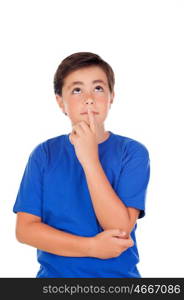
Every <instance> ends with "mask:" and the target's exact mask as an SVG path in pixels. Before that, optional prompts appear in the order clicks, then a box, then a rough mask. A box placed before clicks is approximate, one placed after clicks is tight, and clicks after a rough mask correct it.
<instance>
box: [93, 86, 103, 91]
mask: <svg viewBox="0 0 184 300" xmlns="http://www.w3.org/2000/svg"><path fill="white" fill-rule="evenodd" d="M95 89H98V90H99V89H101V90H103V87H101V86H100V85H97V86H96V87H95Z"/></svg>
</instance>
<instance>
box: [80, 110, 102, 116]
mask: <svg viewBox="0 0 184 300" xmlns="http://www.w3.org/2000/svg"><path fill="white" fill-rule="evenodd" d="M92 113H94V114H95V115H98V114H99V113H98V112H96V111H92ZM87 114H88V113H87V112H83V113H81V115H87Z"/></svg>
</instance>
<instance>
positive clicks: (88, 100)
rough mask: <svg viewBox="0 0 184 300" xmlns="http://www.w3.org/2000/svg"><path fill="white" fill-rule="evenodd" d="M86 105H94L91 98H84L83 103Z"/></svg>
mask: <svg viewBox="0 0 184 300" xmlns="http://www.w3.org/2000/svg"><path fill="white" fill-rule="evenodd" d="M84 102H85V103H86V104H88V105H90V104H93V103H94V99H93V98H92V97H91V96H87V97H85V101H84Z"/></svg>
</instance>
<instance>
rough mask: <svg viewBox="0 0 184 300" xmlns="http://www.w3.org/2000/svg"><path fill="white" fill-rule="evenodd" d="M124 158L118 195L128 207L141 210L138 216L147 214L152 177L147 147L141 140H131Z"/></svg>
mask: <svg viewBox="0 0 184 300" xmlns="http://www.w3.org/2000/svg"><path fill="white" fill-rule="evenodd" d="M126 151H127V153H126V156H125V157H124V159H123V160H122V168H121V171H120V175H119V180H118V184H117V190H116V192H117V195H118V196H119V197H120V199H121V200H122V201H123V203H124V204H125V205H126V206H127V207H134V208H137V209H139V210H140V214H139V217H138V218H142V217H144V216H145V202H146V194H147V187H148V183H149V179H150V158H149V152H148V150H147V148H146V147H145V146H144V145H143V144H141V143H139V142H136V141H135V142H130V145H129V146H128V147H127V149H126Z"/></svg>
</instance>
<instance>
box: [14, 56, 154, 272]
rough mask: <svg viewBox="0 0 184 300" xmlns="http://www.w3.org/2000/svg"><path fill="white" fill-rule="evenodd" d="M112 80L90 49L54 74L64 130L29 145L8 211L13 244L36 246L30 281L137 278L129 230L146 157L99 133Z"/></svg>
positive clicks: (141, 200)
mask: <svg viewBox="0 0 184 300" xmlns="http://www.w3.org/2000/svg"><path fill="white" fill-rule="evenodd" d="M114 83H115V80H114V73H113V70H112V68H111V67H110V65H109V64H108V63H106V62H105V61H104V60H103V59H102V58H101V57H100V56H98V55H96V54H94V53H90V52H79V53H74V54H72V55H70V56H68V57H66V58H65V59H64V60H63V61H62V62H61V64H60V65H59V66H58V69H57V71H56V73H55V76H54V90H55V95H56V100H57V103H58V105H59V107H60V108H61V109H62V111H63V113H65V115H67V116H68V118H69V119H70V121H71V124H72V132H71V133H69V134H63V135H60V136H57V137H54V138H50V139H48V140H46V141H44V142H42V143H40V144H39V145H38V146H36V147H35V148H34V150H33V151H32V153H31V154H30V157H29V160H28V162H27V165H26V168H25V171H24V174H23V178H22V181H21V184H20V187H19V191H18V195H17V199H16V202H15V205H14V208H13V211H14V212H15V213H17V224H16V237H17V239H18V241H20V242H22V243H25V244H28V245H31V246H33V247H35V248H37V258H38V262H39V263H40V269H39V271H38V273H37V276H36V277H37V278H41V277H58V278H65V277H73V278H79V277H83V278H86V277H103V278H105V277H111V278H113V277H120V278H123V277H141V275H140V273H139V271H138V269H137V266H136V264H137V263H138V262H139V254H138V250H137V244H136V237H135V230H136V227H137V223H136V221H137V219H138V218H142V217H143V216H144V215H145V199H146V191H147V185H148V182H149V176H150V160H149V153H148V150H147V148H146V147H145V146H144V145H143V144H142V143H140V142H138V141H136V140H133V139H131V138H128V137H125V136H120V135H117V134H115V133H112V132H111V131H105V128H104V121H105V119H106V117H107V114H108V111H109V109H110V108H111V104H112V103H113V99H114Z"/></svg>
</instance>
